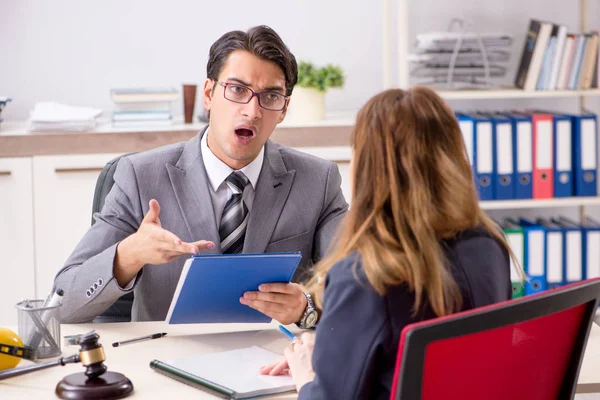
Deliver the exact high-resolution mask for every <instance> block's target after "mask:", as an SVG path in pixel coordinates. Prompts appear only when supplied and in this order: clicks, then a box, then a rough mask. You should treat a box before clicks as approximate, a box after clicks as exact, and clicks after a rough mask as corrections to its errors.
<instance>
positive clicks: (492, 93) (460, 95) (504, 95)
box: [437, 88, 600, 100]
mask: <svg viewBox="0 0 600 400" xmlns="http://www.w3.org/2000/svg"><path fill="white" fill-rule="evenodd" d="M437 92H438V93H439V94H440V96H442V97H443V98H444V99H446V100H488V99H489V100H493V99H536V98H558V97H578V98H579V97H586V96H600V89H589V90H535V91H532V90H522V89H517V88H508V89H499V90H438V91H437Z"/></svg>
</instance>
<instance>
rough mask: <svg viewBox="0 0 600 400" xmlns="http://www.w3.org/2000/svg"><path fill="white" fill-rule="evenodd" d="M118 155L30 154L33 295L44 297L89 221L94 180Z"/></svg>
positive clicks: (86, 228) (88, 225)
mask: <svg viewBox="0 0 600 400" xmlns="http://www.w3.org/2000/svg"><path fill="white" fill-rule="evenodd" d="M116 156H117V154H91V155H76V156H35V157H33V187H34V206H33V210H34V215H35V250H36V251H35V255H36V257H35V280H36V293H35V294H36V296H37V297H38V298H39V297H42V298H43V297H45V296H46V295H47V294H48V292H49V291H50V289H51V288H52V283H53V281H54V276H55V275H56V273H57V272H58V271H59V270H60V269H61V268H62V267H63V265H64V263H65V261H66V260H67V258H68V257H69V255H70V254H71V252H72V251H73V249H74V248H75V246H76V245H77V243H78V242H79V240H80V239H81V238H82V237H83V235H84V234H85V232H86V231H87V230H88V228H89V227H90V224H91V216H92V200H93V198H94V188H95V186H96V180H97V179H98V175H99V174H100V171H101V170H102V168H103V167H104V165H105V164H106V163H107V162H108V161H110V160H111V159H113V158H114V157H116Z"/></svg>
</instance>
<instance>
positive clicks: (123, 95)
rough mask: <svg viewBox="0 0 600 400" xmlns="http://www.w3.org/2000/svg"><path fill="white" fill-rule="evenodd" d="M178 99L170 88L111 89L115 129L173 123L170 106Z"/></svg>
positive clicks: (175, 91) (174, 91)
mask: <svg viewBox="0 0 600 400" xmlns="http://www.w3.org/2000/svg"><path fill="white" fill-rule="evenodd" d="M177 98H178V93H177V90H175V89H174V88H171V87H157V88H131V89H113V90H112V91H111V99H112V101H113V102H114V104H115V109H114V111H113V117H112V124H113V126H115V127H128V126H164V125H171V124H172V123H173V115H172V108H173V107H172V104H173V102H174V101H175V100H177Z"/></svg>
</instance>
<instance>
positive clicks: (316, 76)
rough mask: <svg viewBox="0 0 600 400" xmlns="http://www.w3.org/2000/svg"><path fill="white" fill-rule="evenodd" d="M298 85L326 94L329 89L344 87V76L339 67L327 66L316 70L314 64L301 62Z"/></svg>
mask: <svg viewBox="0 0 600 400" xmlns="http://www.w3.org/2000/svg"><path fill="white" fill-rule="evenodd" d="M297 85H298V86H301V87H305V88H313V89H317V90H318V91H320V92H325V91H326V90H327V89H329V88H336V87H342V86H344V74H343V72H342V69H341V68H340V67H339V66H337V65H331V64H327V65H326V66H325V67H323V68H316V67H315V66H314V65H313V63H310V62H306V61H300V63H299V64H298V84H297Z"/></svg>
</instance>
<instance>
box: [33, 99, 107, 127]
mask: <svg viewBox="0 0 600 400" xmlns="http://www.w3.org/2000/svg"><path fill="white" fill-rule="evenodd" d="M100 114H102V110H100V109H97V108H89V107H76V106H69V105H65V104H60V103H56V102H40V103H37V104H36V105H35V107H34V109H33V111H32V112H31V115H30V118H29V130H30V131H48V130H50V131H57V130H58V131H64V130H66V131H86V130H90V129H93V128H94V127H95V126H96V118H97V117H98V116H100Z"/></svg>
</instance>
